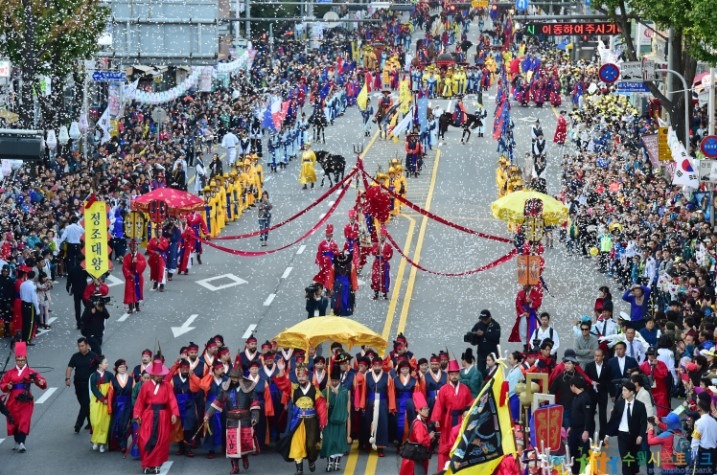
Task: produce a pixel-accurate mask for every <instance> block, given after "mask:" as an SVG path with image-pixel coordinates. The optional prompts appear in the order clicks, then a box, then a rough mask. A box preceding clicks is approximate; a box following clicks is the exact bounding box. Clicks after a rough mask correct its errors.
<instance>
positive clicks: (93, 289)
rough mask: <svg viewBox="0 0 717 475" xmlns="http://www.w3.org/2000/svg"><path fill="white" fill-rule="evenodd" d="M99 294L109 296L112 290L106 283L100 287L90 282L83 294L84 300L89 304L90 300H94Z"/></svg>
mask: <svg viewBox="0 0 717 475" xmlns="http://www.w3.org/2000/svg"><path fill="white" fill-rule="evenodd" d="M97 293H99V294H101V295H102V296H107V295H109V294H110V288H109V286H108V285H107V284H105V283H104V282H103V283H102V284H100V286H99V287H98V286H96V285H95V284H94V282H90V283H89V284H87V287H85V291H84V293H83V294H82V300H84V301H85V302H87V301H89V300H90V298H92V296H93V295H95V294H97Z"/></svg>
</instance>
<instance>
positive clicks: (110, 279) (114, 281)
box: [105, 274, 124, 287]
mask: <svg viewBox="0 0 717 475" xmlns="http://www.w3.org/2000/svg"><path fill="white" fill-rule="evenodd" d="M105 284H106V285H107V287H114V286H116V285H121V284H124V280H122V279H120V278H118V277H115V276H113V275H112V274H109V275H107V278H106V279H105Z"/></svg>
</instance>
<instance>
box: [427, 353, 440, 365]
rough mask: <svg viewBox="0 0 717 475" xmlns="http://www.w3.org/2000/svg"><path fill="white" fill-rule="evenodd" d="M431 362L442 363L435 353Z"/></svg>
mask: <svg viewBox="0 0 717 475" xmlns="http://www.w3.org/2000/svg"><path fill="white" fill-rule="evenodd" d="M429 361H430V362H431V363H440V362H441V359H440V358H439V357H438V356H437V355H436V354H435V353H433V354H432V355H431V358H430V360H429Z"/></svg>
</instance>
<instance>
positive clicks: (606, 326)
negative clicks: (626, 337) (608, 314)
mask: <svg viewBox="0 0 717 475" xmlns="http://www.w3.org/2000/svg"><path fill="white" fill-rule="evenodd" d="M593 330H597V332H598V333H600V334H601V335H602V336H608V335H614V334H616V333H617V323H615V320H613V319H612V318H610V319H608V320H602V321H599V322H597V323H595V325H593Z"/></svg>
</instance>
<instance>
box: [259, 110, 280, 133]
mask: <svg viewBox="0 0 717 475" xmlns="http://www.w3.org/2000/svg"><path fill="white" fill-rule="evenodd" d="M261 126H262V127H264V128H265V129H271V130H273V131H274V132H276V128H275V127H274V119H273V118H272V117H271V108H270V107H269V104H267V105H266V108H265V109H264V112H262V115H261Z"/></svg>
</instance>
